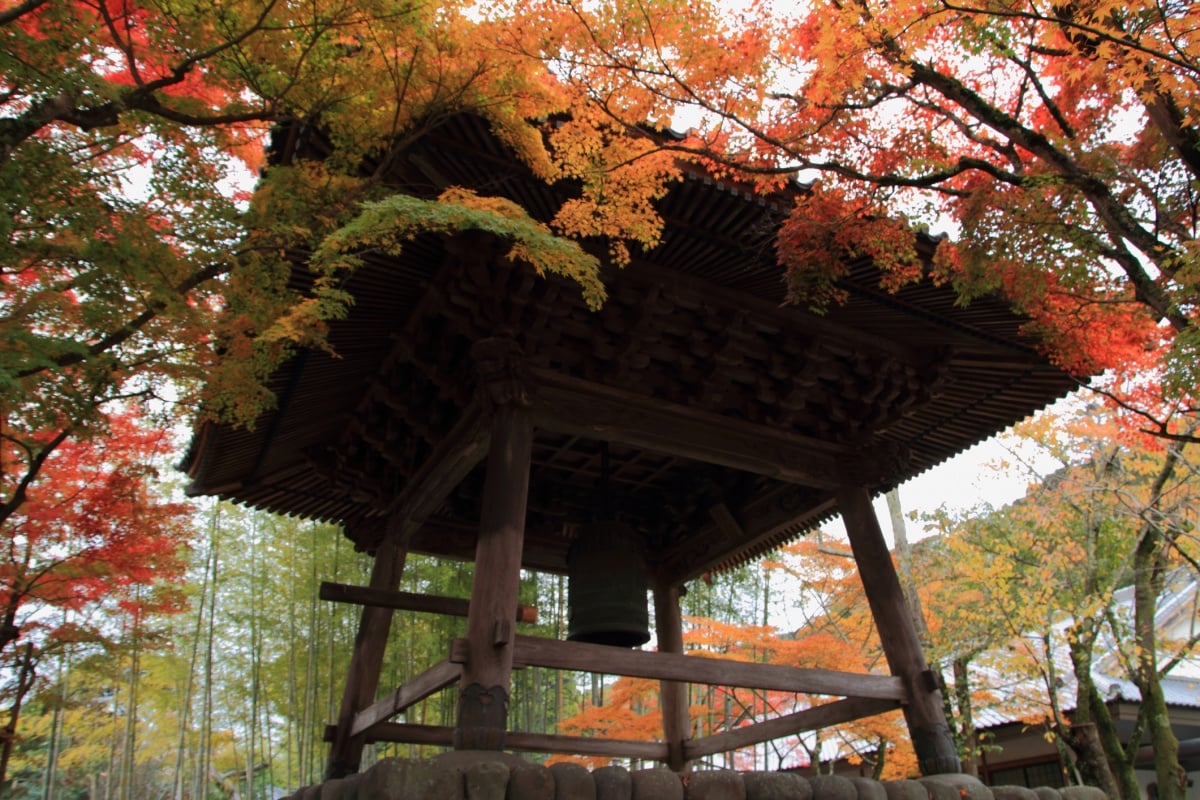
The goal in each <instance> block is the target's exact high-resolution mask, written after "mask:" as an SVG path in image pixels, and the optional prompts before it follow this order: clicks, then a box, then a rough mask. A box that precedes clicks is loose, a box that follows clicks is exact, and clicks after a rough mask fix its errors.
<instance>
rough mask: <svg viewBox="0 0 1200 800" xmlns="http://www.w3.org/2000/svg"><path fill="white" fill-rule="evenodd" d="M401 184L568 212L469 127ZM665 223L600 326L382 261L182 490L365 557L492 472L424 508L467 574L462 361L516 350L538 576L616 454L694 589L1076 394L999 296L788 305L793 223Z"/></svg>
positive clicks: (355, 282)
mask: <svg viewBox="0 0 1200 800" xmlns="http://www.w3.org/2000/svg"><path fill="white" fill-rule="evenodd" d="M392 163H393V164H394V169H393V172H392V173H389V181H390V182H391V183H393V184H394V185H395V186H396V187H397V190H398V191H400V190H402V191H409V192H413V193H417V194H421V195H425V196H428V195H433V194H436V193H437V192H438V191H440V190H441V189H442V188H444V186H445V185H447V184H449V185H461V186H467V187H470V188H475V189H476V190H478V191H479V192H480V193H481V194H500V195H503V196H505V197H508V198H509V199H512V200H514V201H516V202H518V203H520V204H521V205H522V206H524V207H525V208H527V209H529V210H530V211H531V212H532V213H534V214H535V215H538V216H541V217H543V218H549V216H551V215H552V214H553V212H554V210H555V209H556V208H557V207H558V205H559V204H560V203H561V202H562V200H563V198H564V196H565V195H564V194H563V191H564V190H561V189H552V188H551V187H548V186H546V185H545V184H544V183H542V182H541V181H539V180H537V179H536V178H534V177H533V176H532V175H531V174H530V173H529V172H528V170H527V169H525V168H524V167H523V166H522V165H521V164H519V163H518V162H517V161H516V160H515V159H514V158H513V157H512V155H511V154H509V153H508V152H507V151H506V150H505V148H504V146H503V145H501V144H500V143H499V142H497V141H496V140H495V138H494V137H492V136H491V135H490V133H489V132H488V130H487V126H486V124H485V123H483V122H482V121H481V120H478V119H476V118H472V117H466V116H463V117H455V118H453V119H451V120H449V121H448V122H446V123H445V124H443V125H442V127H441V128H439V129H438V130H437V131H436V132H435V133H432V134H430V135H428V136H425V137H423V138H420V139H418V140H417V141H415V142H413V143H412V144H410V145H409V147H408V149H407V150H406V151H405V152H403V153H399V154H397V155H396V157H395V158H393V159H392ZM660 210H661V213H662V214H663V216H664V218H665V220H666V227H665V230H664V235H663V239H662V242H661V243H660V244H659V245H658V246H657V247H656V248H654V249H653V250H652V251H650V252H646V253H639V254H637V255H636V256H635V258H634V260H633V263H632V264H630V265H629V266H627V267H625V268H624V269H621V270H616V269H608V270H607V274H606V284H607V286H608V292H609V299H608V301H607V303H606V304H605V306H604V307H603V308H602V309H601V310H599V311H597V312H591V311H589V310H587V308H586V307H585V305H584V303H583V301H582V299H581V297H580V292H579V290H578V287H577V286H575V285H574V284H572V283H570V282H567V281H564V280H561V279H558V278H554V277H539V276H537V275H535V274H534V272H533V271H532V270H531V269H530V268H529V267H527V266H525V265H513V264H510V263H506V262H504V260H503V259H502V258H499V257H497V254H496V253H495V252H493V251H492V250H490V249H489V248H492V247H493V246H494V245H495V243H494V242H490V241H487V240H486V239H484V238H479V237H466V238H464V239H461V240H458V241H446V240H443V239H440V238H437V237H432V236H426V237H420V238H418V239H417V240H415V241H413V242H411V243H410V244H409V245H408V246H407V248H406V251H405V253H404V255H403V256H402V257H401V258H399V259H390V258H388V259H384V258H379V257H368V258H367V259H366V263H365V264H364V266H363V267H362V268H361V269H360V270H359V271H358V272H357V273H356V274H355V275H354V276H353V277H352V278H351V279H350V280H349V282H348V284H347V287H346V288H347V289H348V290H349V291H351V292H352V293H353V294H354V296H355V298H356V300H355V304H354V306H353V308H352V309H351V313H350V315H349V317H348V318H347V319H345V320H340V321H336V322H334V323H332V324H331V329H330V341H331V343H332V345H333V348H334V350H335V352H336V354H337V355H336V357H333V356H331V355H329V354H328V353H323V352H316V351H312V352H305V353H302V354H300V355H298V356H296V357H295V358H293V359H291V360H290V361H289V362H288V363H287V364H285V365H283V366H282V367H281V368H280V369H279V370H278V372H277V373H276V374H275V375H274V376H272V378H271V381H270V387H271V388H272V389H273V390H274V391H275V392H276V394H277V396H278V398H279V402H278V405H277V408H276V409H275V410H274V411H271V412H269V413H267V414H265V415H263V417H262V418H261V419H260V420H258V422H257V424H256V425H255V426H254V428H253V429H249V430H241V429H234V428H232V427H229V426H223V425H211V424H210V425H206V426H204V427H202V428H201V429H200V430H199V431H198V432H197V436H196V438H195V439H194V441H193V446H192V449H191V452H190V453H189V456H188V459H187V463H186V469H187V472H188V474H189V476H190V477H191V479H192V484H191V488H190V491H191V492H192V493H195V494H217V495H220V496H222V497H225V498H227V499H230V500H234V501H237V502H240V503H245V504H247V505H250V506H254V507H257V508H264V509H269V510H272V511H276V512H280V513H285V514H294V515H299V516H304V517H309V518H314V519H320V520H327V521H332V522H343V523H347V524H348V526H347V533H348V535H350V536H351V538H353V539H354V540H355V542H356V544H357V545H358V546H359V547H361V548H364V549H367V550H371V549H373V548H374V546H375V544H376V543H377V542H378V537H379V536H380V531H381V530H382V528H381V524H380V520H382V519H383V518H384V517H386V516H388V515H390V514H394V513H396V512H398V511H400V512H403V511H404V509H403V508H402V507H400V506H402V504H403V498H404V497H405V496H410V495H411V493H412V492H411V485H412V484H413V482H414V481H417V480H419V479H420V476H421V475H423V474H429V472H430V470H431V469H435V468H438V467H437V465H431V463H430V462H431V460H437V459H445V458H451V459H460V460H461V459H463V458H467V457H468V456H467V455H464V453H468V452H469V453H470V455H469V457H470V458H474V459H475V461H472V462H471V463H467V462H465V461H462V462H461V463H457V465H456V466H455V465H452V466H450V467H446V466H442V467H440V468H441V469H442V470H443V471H444V472H446V474H450V475H454V476H455V478H456V479H457V478H458V477H459V473H462V474H463V475H465V477H463V478H462V479H461V480H459V481H458V482H457V483H456V485H454V486H453V487H452V488H450V489H446V492H445V494H444V499H441V498H439V502H438V505H437V507H436V508H429V509H423V510H422V513H421V514H420V515H419V519H416V520H415V522H414V525H415V526H416V528H417V532H416V533H415V537H414V539H413V549H415V550H417V551H423V552H429V553H433V554H437V555H442V556H450V557H456V558H470V557H471V556H472V554H473V552H474V541H475V529H476V525H477V522H478V512H479V508H478V503H479V495H480V487H481V485H482V467H481V466H478V465H477V463H476V462H477V461H478V459H479V458H481V453H480V451H479V447H478V442H476V443H475V446H474V447H473V448H465V449H464V448H459V449H455V448H454V447H450V446H448V445H447V442H449V441H451V438H452V437H453V436H456V435H461V433H462V429H461V425H459V423H460V421H461V420H462V418H463V416H464V415H465V414H466V415H469V414H473V413H476V412H477V409H475V404H476V403H477V399H476V395H475V391H474V377H473V367H472V364H471V361H470V358H469V357H468V355H467V351H468V350H469V348H470V346H471V344H472V343H473V342H474V341H476V340H478V339H481V338H485V337H489V336H494V335H496V334H497V333H503V334H504V335H507V336H511V337H512V338H514V339H515V340H516V341H517V342H518V343H519V345H520V346H521V349H522V351H523V353H524V355H525V357H526V359H527V367H528V370H527V372H528V378H529V382H530V386H531V392H532V398H533V403H534V406H535V413H536V415H537V419H538V424H537V434H536V439H535V442H534V453H533V468H532V474H531V480H530V486H531V489H530V497H529V510H528V518H527V533H526V538H525V541H526V549H525V553H524V561H525V564H526V565H527V566H530V567H534V568H541V569H549V570H561V569H563V567H564V563H565V553H566V548H567V547H568V546H569V543H570V541H571V537H572V536H573V533H574V530H575V527H576V526H577V525H578V524H579V523H580V522H582V521H586V519H587V518H588V517H589V516H590V515H591V514H592V512H593V511H594V508H593V506H594V498H595V496H596V491H595V490H596V485H597V482H598V481H599V477H600V464H601V460H602V446H603V445H602V443H607V444H606V446H607V450H608V460H609V463H610V464H611V474H610V487H611V492H610V494H611V496H612V499H613V503H614V508H615V510H616V512H617V513H618V514H619V515H620V516H621V517H622V518H624V519H626V520H627V521H628V522H629V523H630V524H632V525H634V526H635V527H636V528H637V529H638V530H640V531H641V532H642V534H643V535H644V537H645V538H646V541H647V544H648V548H649V550H650V553H651V560H652V567H653V568H655V569H656V570H658V571H659V572H660V573H661V574H662V575H664V576H665V577H669V578H671V579H673V580H683V579H687V578H690V577H694V576H695V575H697V574H700V573H702V572H704V571H707V570H712V569H719V568H724V567H729V566H732V565H734V564H737V563H739V562H741V561H743V560H745V559H747V558H751V557H753V556H756V555H758V554H760V553H762V552H765V551H768V550H770V549H772V548H774V547H776V546H778V545H779V544H782V543H784V542H786V541H788V540H790V539H792V538H794V537H796V536H797V535H799V534H801V533H803V532H804V531H805V530H808V529H811V528H812V527H814V526H815V525H817V524H818V523H819V522H820V521H821V520H823V519H825V518H827V517H828V516H830V515H832V514H833V513H835V512H836V507H835V503H834V500H833V498H834V494H835V487H836V486H837V485H838V484H839V483H843V482H852V483H860V484H863V485H867V486H869V487H871V488H873V489H883V488H885V487H887V486H890V485H893V484H895V483H897V482H899V481H901V480H904V479H906V478H908V477H911V476H913V475H916V474H918V473H920V472H923V471H924V470H926V469H929V468H930V467H932V466H934V465H936V464H938V463H939V462H941V461H943V460H945V459H946V458H949V457H950V456H952V455H954V454H956V453H957V452H959V451H961V450H963V449H965V448H967V447H969V446H970V445H972V444H974V443H976V442H978V441H980V440H982V439H985V438H987V437H988V436H991V435H993V434H995V433H997V432H999V431H1002V430H1003V429H1005V428H1006V427H1008V426H1009V425H1011V424H1012V423H1014V422H1016V421H1018V420H1020V419H1022V418H1023V417H1025V416H1026V415H1028V414H1030V413H1032V412H1034V411H1036V410H1038V409H1040V408H1041V407H1043V406H1045V405H1046V404H1047V403H1049V402H1051V401H1053V400H1054V399H1056V398H1058V397H1060V396H1062V395H1063V394H1064V393H1066V392H1067V391H1069V390H1071V389H1073V388H1074V387H1075V386H1076V385H1077V382H1076V381H1075V380H1074V379H1072V378H1071V377H1070V376H1069V375H1067V374H1065V373H1064V372H1062V371H1061V370H1059V369H1057V368H1056V367H1054V366H1052V365H1051V364H1049V363H1047V361H1046V360H1045V359H1044V358H1043V357H1042V356H1041V355H1040V354H1039V353H1038V352H1037V350H1036V348H1035V346H1034V342H1032V341H1031V340H1030V339H1029V338H1028V337H1027V336H1026V335H1025V334H1024V333H1023V332H1022V322H1023V321H1022V320H1021V319H1020V318H1018V317H1017V316H1015V315H1014V314H1013V313H1012V312H1011V311H1010V310H1009V309H1008V308H1007V307H1006V306H1005V305H1004V304H1003V303H1002V302H1000V301H999V300H998V299H996V298H990V297H989V298H981V299H978V300H976V301H974V302H972V303H971V304H970V305H968V306H965V307H963V306H960V305H959V304H958V303H957V302H956V298H955V296H954V293H953V291H952V290H951V289H950V288H949V287H946V286H934V285H933V284H931V283H928V282H926V283H921V284H917V285H913V286H908V287H905V288H903V289H901V290H900V291H899V292H897V293H889V292H887V291H885V290H883V289H881V288H880V287H879V273H878V271H877V270H876V269H875V268H874V267H873V266H872V265H871V264H870V263H866V262H863V263H858V264H855V265H854V266H853V268H852V270H851V272H850V274H849V275H848V276H847V277H846V279H845V280H844V281H842V283H841V288H843V289H845V290H846V291H847V292H848V293H849V300H848V302H847V303H845V304H844V305H841V306H838V307H835V308H832V309H830V310H829V311H828V312H827V313H826V314H824V315H818V314H813V313H811V312H809V311H807V310H805V309H803V308H799V307H796V306H788V305H785V304H784V300H785V297H786V293H785V286H784V283H783V274H782V269H781V268H780V267H779V266H778V265H777V264H776V261H775V257H774V248H773V237H774V231H775V230H776V228H777V226H778V224H779V221H780V220H781V219H782V217H783V215H784V214H785V212H786V207H785V206H781V205H780V203H778V202H774V201H772V202H766V201H765V200H764V199H763V198H756V197H748V196H746V195H745V194H744V193H740V192H739V193H736V194H735V193H734V192H730V191H727V190H726V188H725V187H723V186H722V185H721V184H720V183H719V182H713V181H706V180H699V179H688V180H684V181H681V182H678V183H676V184H674V185H673V186H672V188H671V191H670V192H669V194H668V195H667V196H666V197H665V198H664V199H663V200H662V202H661V203H660ZM922 247H923V248H924V249H925V251H926V253H927V254H928V253H931V252H932V247H933V243H932V242H929V241H925V242H923V243H922ZM302 269H303V266H302V265H298V266H297V270H302ZM456 426H458V427H457V428H456ZM456 431H457V433H456ZM447 453H452V454H451V455H447ZM398 504H399V505H398ZM373 520H374V522H372V521H373Z"/></svg>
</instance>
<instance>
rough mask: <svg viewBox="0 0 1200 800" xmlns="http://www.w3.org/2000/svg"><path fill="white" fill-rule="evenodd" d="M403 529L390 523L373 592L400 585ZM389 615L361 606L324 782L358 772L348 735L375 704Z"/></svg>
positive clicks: (357, 742) (357, 745)
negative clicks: (358, 718) (356, 717)
mask: <svg viewBox="0 0 1200 800" xmlns="http://www.w3.org/2000/svg"><path fill="white" fill-rule="evenodd" d="M404 527H405V525H404V522H403V520H401V519H394V520H390V521H389V524H388V530H387V532H386V533H385V535H384V539H383V542H382V543H381V544H380V545H379V549H378V550H377V551H376V553H375V564H374V566H373V567H372V568H371V584H370V585H371V588H372V589H386V590H389V591H394V590H395V589H396V588H397V587H398V586H399V585H400V576H401V575H402V574H403V573H404V562H405V559H406V558H407V556H408V549H407V546H406V545H407V541H406V540H405V537H404V536H402V535H401V530H402V529H403V528H404ZM392 613H393V611H392V609H390V608H379V607H376V606H364V607H363V610H362V616H361V617H360V618H359V623H358V634H357V635H356V636H355V637H354V650H353V652H352V653H351V655H350V672H349V675H347V677H346V688H345V690H344V691H343V692H342V706H341V710H340V711H339V712H338V718H337V727H336V729H335V731H334V735H333V744H332V745H331V746H330V748H329V760H328V761H327V762H326V765H325V780H332V779H334V778H343V777H345V776H347V775H352V774H354V773H355V772H358V763H359V761H360V760H361V758H362V750H363V744H364V741H363V737H362V735H359V736H351V735H350V731H351V729H352V728H353V727H354V715H355V714H357V713H358V712H359V711H361V710H362V709H364V708H366V707H367V706H369V705H370V704H371V703H372V701H374V699H375V691H376V689H378V688H379V671H380V669H381V668H382V666H383V653H384V649H385V648H386V646H387V639H388V633H389V632H390V631H391V627H392Z"/></svg>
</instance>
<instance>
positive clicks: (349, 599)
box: [320, 581, 538, 624]
mask: <svg viewBox="0 0 1200 800" xmlns="http://www.w3.org/2000/svg"><path fill="white" fill-rule="evenodd" d="M320 597H321V599H322V600H330V601H332V602H334V603H353V604H355V605H360V606H374V607H376V608H392V609H396V610H398V611H420V612H426V613H429V614H445V615H447V616H451V617H465V616H468V611H469V610H470V606H471V601H470V600H467V599H466V598H465V597H442V596H440V595H434V594H414V593H413V592H393V591H387V590H386V589H372V588H371V587H369V586H352V585H350V584H345V583H333V582H331V581H322V582H321V590H320ZM516 621H517V622H526V623H530V624H536V623H537V621H538V611H537V607H536V606H527V605H519V606H517V620H516Z"/></svg>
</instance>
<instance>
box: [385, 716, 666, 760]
mask: <svg viewBox="0 0 1200 800" xmlns="http://www.w3.org/2000/svg"><path fill="white" fill-rule="evenodd" d="M366 739H367V741H368V742H399V743H401V744H431V745H441V746H443V747H449V746H451V745H452V744H453V741H454V728H448V727H443V726H440V725H410V724H406V723H398V722H383V723H379V724H378V725H375V726H373V727H372V728H371V729H370V730H368V731H367V735H366ZM504 749H505V750H513V751H517V752H523V753H565V754H570V755H581V756H608V757H610V758H641V759H646V760H655V761H661V760H663V759H665V758H666V757H667V746H666V744H664V743H662V742H634V741H629V740H623V739H594V738H589V737H584V736H556V735H553V734H548V733H521V732H520V731H509V732H508V733H506V734H505V735H504Z"/></svg>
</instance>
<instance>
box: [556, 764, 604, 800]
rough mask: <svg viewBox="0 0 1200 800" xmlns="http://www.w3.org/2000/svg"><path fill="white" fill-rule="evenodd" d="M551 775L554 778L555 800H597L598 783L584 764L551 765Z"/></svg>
mask: <svg viewBox="0 0 1200 800" xmlns="http://www.w3.org/2000/svg"><path fill="white" fill-rule="evenodd" d="M550 774H551V775H553V776H554V800H596V783H595V781H593V780H592V773H590V772H588V770H587V767H585V766H583V765H582V764H572V763H569V762H562V763H559V764H551V765H550Z"/></svg>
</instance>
